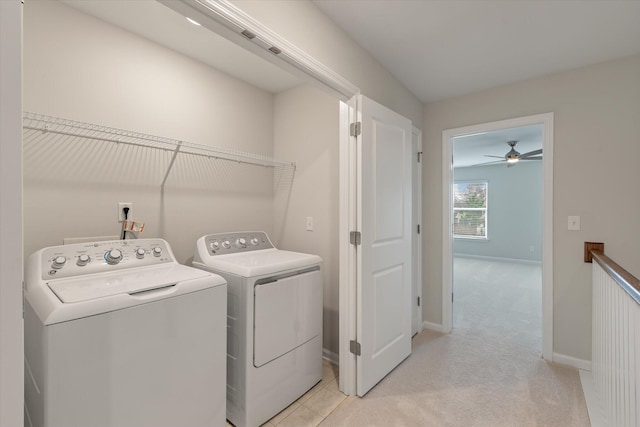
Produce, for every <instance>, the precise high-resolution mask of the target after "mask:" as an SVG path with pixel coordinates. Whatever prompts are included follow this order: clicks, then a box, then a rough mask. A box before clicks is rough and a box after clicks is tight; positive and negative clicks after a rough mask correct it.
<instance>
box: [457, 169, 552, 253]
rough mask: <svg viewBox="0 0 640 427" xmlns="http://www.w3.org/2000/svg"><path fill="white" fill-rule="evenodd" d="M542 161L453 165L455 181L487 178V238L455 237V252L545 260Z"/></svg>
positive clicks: (484, 179)
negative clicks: (543, 258) (511, 163)
mask: <svg viewBox="0 0 640 427" xmlns="http://www.w3.org/2000/svg"><path fill="white" fill-rule="evenodd" d="M541 163H542V162H520V163H518V164H517V165H516V166H514V167H511V168H508V167H507V166H506V164H501V165H490V166H475V167H467V168H456V169H454V172H453V179H454V181H474V180H481V181H488V210H487V214H488V218H487V223H488V224H487V231H488V233H487V235H488V240H484V239H464V238H455V239H454V242H453V252H454V253H455V254H464V255H479V256H490V257H499V258H513V259H522V260H528V261H541V260H542V164H541ZM531 247H533V251H532V250H531Z"/></svg>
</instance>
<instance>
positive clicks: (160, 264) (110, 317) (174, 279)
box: [24, 239, 227, 427]
mask: <svg viewBox="0 0 640 427" xmlns="http://www.w3.org/2000/svg"><path fill="white" fill-rule="evenodd" d="M226 297H227V289H226V282H225V281H224V279H223V278H221V277H220V276H217V275H214V274H210V273H207V272H204V271H202V270H197V269H195V268H191V267H187V266H184V265H180V264H178V263H177V262H176V260H175V258H174V256H173V253H172V252H171V248H170V247H169V244H168V243H167V242H165V241H164V240H161V239H138V240H119V241H109V242H95V243H81V244H73V245H66V246H56V247H50V248H45V249H41V250H40V251H38V252H36V253H34V254H33V255H31V256H30V257H29V259H28V262H27V270H26V282H25V308H24V310H25V313H24V321H25V425H26V426H29V425H31V426H35V427H103V426H104V427H106V426H110V427H125V426H132V427H133V426H135V427H143V426H145V427H160V426H166V427H176V426H189V427H198V426H202V427H205V426H207V427H220V426H224V425H225V358H226V355H225V342H226V299H227V298H226Z"/></svg>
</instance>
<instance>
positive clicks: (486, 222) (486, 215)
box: [451, 179, 489, 240]
mask: <svg viewBox="0 0 640 427" xmlns="http://www.w3.org/2000/svg"><path fill="white" fill-rule="evenodd" d="M458 184H484V185H485V193H486V196H485V198H486V202H485V205H486V206H485V207H484V208H456V207H455V203H452V204H451V206H452V209H453V212H452V214H453V216H452V218H455V213H456V211H460V210H462V211H484V236H469V235H464V234H455V227H452V229H451V235H452V236H453V238H454V239H464V240H489V180H486V179H483V180H460V181H454V183H453V191H452V192H451V194H455V186H456V185H458Z"/></svg>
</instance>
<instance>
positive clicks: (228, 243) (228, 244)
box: [222, 240, 231, 249]
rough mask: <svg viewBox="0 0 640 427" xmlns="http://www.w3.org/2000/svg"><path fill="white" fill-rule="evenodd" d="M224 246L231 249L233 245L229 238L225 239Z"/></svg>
mask: <svg viewBox="0 0 640 427" xmlns="http://www.w3.org/2000/svg"><path fill="white" fill-rule="evenodd" d="M222 247H223V248H225V249H229V248H230V247H231V242H230V241H228V240H225V241H224V242H222Z"/></svg>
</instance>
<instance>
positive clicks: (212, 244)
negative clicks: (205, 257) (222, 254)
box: [209, 240, 220, 251]
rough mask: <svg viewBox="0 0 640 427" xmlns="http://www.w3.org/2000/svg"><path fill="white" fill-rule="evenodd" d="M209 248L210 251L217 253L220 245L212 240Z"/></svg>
mask: <svg viewBox="0 0 640 427" xmlns="http://www.w3.org/2000/svg"><path fill="white" fill-rule="evenodd" d="M209 247H210V248H211V250H212V251H217V250H218V249H220V243H219V242H218V241H217V240H214V241H213V242H212V243H211V244H210V245H209Z"/></svg>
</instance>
